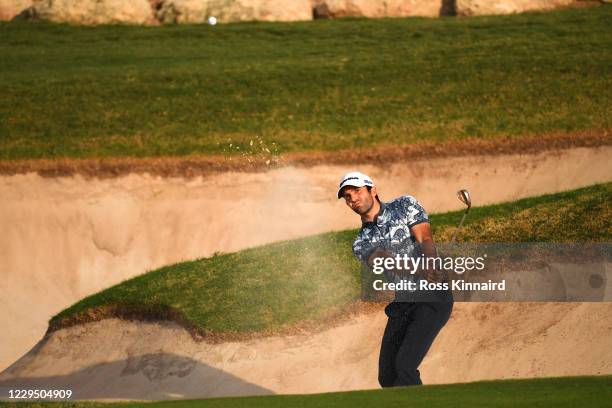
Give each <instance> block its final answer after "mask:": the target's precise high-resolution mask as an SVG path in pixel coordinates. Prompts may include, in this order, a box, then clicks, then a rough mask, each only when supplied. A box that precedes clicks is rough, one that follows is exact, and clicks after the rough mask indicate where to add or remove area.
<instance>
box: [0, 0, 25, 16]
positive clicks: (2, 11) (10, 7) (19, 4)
mask: <svg viewBox="0 0 612 408" xmlns="http://www.w3.org/2000/svg"><path fill="white" fill-rule="evenodd" d="M31 5H32V0H0V21H1V20H10V19H12V18H13V17H15V16H16V15H18V14H19V13H21V12H22V11H23V10H25V9H27V8H29V7H30V6H31Z"/></svg>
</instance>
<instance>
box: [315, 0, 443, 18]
mask: <svg viewBox="0 0 612 408" xmlns="http://www.w3.org/2000/svg"><path fill="white" fill-rule="evenodd" d="M312 3H313V8H314V9H321V8H322V7H323V5H325V6H326V7H327V10H329V15H330V16H331V17H338V18H339V17H370V18H380V17H410V16H424V17H437V16H439V15H440V9H441V7H442V3H443V1H441V0H313V2H312Z"/></svg>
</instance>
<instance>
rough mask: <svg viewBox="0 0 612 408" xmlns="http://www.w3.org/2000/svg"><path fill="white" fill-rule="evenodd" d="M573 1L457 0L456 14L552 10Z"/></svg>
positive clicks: (470, 14) (474, 14) (475, 14)
mask: <svg viewBox="0 0 612 408" xmlns="http://www.w3.org/2000/svg"><path fill="white" fill-rule="evenodd" d="M572 3H575V1H574V0H495V1H492V0H457V3H456V7H457V10H456V11H457V14H458V15H462V16H477V15H486V14H512V13H522V12H525V11H533V10H552V9H555V8H558V7H566V6H569V5H571V4H572Z"/></svg>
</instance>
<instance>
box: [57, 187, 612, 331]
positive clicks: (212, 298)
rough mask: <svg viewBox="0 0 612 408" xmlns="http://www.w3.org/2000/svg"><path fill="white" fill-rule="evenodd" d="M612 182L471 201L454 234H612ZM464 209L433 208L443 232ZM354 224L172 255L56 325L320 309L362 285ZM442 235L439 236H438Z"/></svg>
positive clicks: (541, 237)
mask: <svg viewBox="0 0 612 408" xmlns="http://www.w3.org/2000/svg"><path fill="white" fill-rule="evenodd" d="M611 197H612V183H608V184H602V185H596V186H592V187H587V188H582V189H579V190H574V191H568V192H563V193H559V194H552V195H546V196H541V197H534V198H527V199H523V200H519V201H515V202H510V203H505V204H500V205H492V206H486V207H477V208H474V209H472V211H471V213H470V216H469V217H468V219H467V222H466V224H465V230H463V232H462V235H461V237H460V238H459V239H460V240H464V241H470V242H477V241H481V242H483V241H484V242H527V241H540V242H564V241H565V242H567V241H569V242H572V241H573V242H597V241H610V240H611V239H612V225H610V223H609V220H610V219H611V218H612V207H611V206H610V198H611ZM460 216H461V214H460V213H459V212H451V213H445V214H440V215H433V216H432V217H431V220H432V225H433V226H434V227H435V236H436V237H438V238H439V239H438V241H444V238H445V237H448V236H449V235H450V234H451V232H452V231H453V229H454V225H456V223H457V221H458V219H459V218H460ZM355 234H356V231H355V230H349V231H342V232H331V233H326V234H321V235H316V236H311V237H307V238H303V239H297V240H293V241H284V242H278V243H274V244H270V245H265V246H261V247H257V248H252V249H247V250H244V251H240V252H236V253H229V254H217V255H215V256H213V257H210V258H204V259H198V260H195V261H190V262H183V263H179V264H175V265H170V266H167V267H164V268H161V269H158V270H155V271H152V272H149V273H146V274H144V275H141V276H138V277H135V278H133V279H130V280H127V281H125V282H122V283H120V284H118V285H116V286H113V287H111V288H109V289H106V290H104V291H102V292H99V293H97V294H94V295H92V296H89V297H87V298H85V299H83V300H81V301H80V302H78V303H76V304H74V305H73V306H71V307H69V308H68V309H65V310H64V311H62V312H61V313H59V314H58V315H57V316H55V317H53V318H52V319H51V322H50V326H51V327H52V328H57V327H61V326H65V325H69V324H73V323H77V322H82V321H87V320H95V319H97V318H99V317H100V314H105V313H106V314H113V313H117V311H111V312H109V311H108V310H107V311H106V312H105V311H104V308H107V307H109V306H116V305H121V307H122V309H121V310H122V311H121V313H123V314H126V313H127V314H128V315H129V313H138V314H139V315H151V316H158V317H159V318H170V319H176V320H179V321H180V322H181V323H183V324H184V325H186V326H187V327H190V328H192V329H195V330H196V331H198V332H204V333H207V334H211V333H232V332H242V333H245V332H247V333H248V332H254V331H262V330H275V329H278V328H280V327H282V326H284V325H287V324H291V323H295V322H300V321H303V320H309V319H317V318H320V317H322V316H324V315H325V313H329V311H330V310H334V309H340V308H342V307H346V304H347V302H350V301H352V300H356V299H358V298H359V295H360V276H359V273H358V270H359V264H358V262H357V261H356V259H355V258H354V257H353V255H352V253H351V249H350V248H351V243H352V240H353V239H354V237H355ZM440 237H441V238H440ZM96 308H97V309H98V310H97V311H96Z"/></svg>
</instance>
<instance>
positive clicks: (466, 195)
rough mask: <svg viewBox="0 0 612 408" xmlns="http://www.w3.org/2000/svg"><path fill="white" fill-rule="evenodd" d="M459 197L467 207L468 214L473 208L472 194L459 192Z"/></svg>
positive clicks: (463, 191)
mask: <svg viewBox="0 0 612 408" xmlns="http://www.w3.org/2000/svg"><path fill="white" fill-rule="evenodd" d="M457 197H459V200H460V201H461V202H462V203H463V204H465V205H466V206H467V210H465V211H466V212H468V211H469V210H470V208H471V207H472V199H471V198H470V192H469V191H467V190H465V189H462V190H459V191H457Z"/></svg>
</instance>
